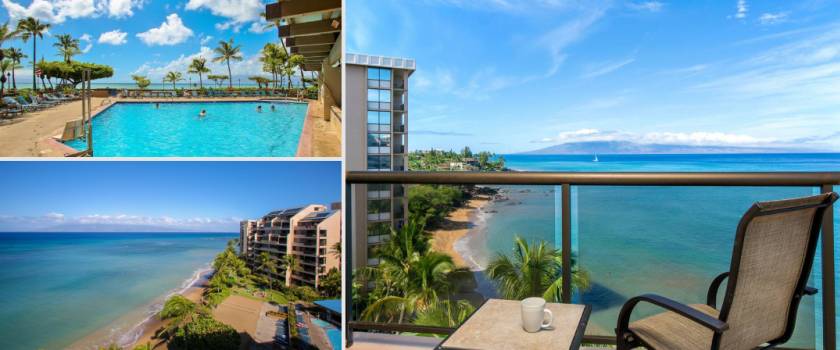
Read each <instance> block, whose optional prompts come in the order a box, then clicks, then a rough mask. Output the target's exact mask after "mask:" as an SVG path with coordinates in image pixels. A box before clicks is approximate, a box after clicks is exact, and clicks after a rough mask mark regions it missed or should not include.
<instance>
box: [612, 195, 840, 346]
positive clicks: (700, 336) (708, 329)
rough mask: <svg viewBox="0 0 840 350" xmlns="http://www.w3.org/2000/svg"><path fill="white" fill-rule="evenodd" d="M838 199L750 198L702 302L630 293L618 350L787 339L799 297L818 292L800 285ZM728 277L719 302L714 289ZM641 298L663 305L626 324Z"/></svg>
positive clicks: (621, 316)
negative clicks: (727, 258)
mask: <svg viewBox="0 0 840 350" xmlns="http://www.w3.org/2000/svg"><path fill="white" fill-rule="evenodd" d="M837 197H838V196H837V194H836V193H833V192H831V193H824V194H821V195H817V196H811V197H803V198H796V199H788V200H780V201H772V202H761V203H756V204H754V205H753V206H752V207H750V209H749V210H747V212H746V213H745V214H744V216H743V217H742V218H741V222H740V223H739V224H738V229H737V231H736V233H735V245H734V249H733V252H732V261H731V263H730V270H729V272H725V273H723V274H721V275H719V276H717V277H716V278H715V279H714V280H713V281H712V283H711V286H710V287H709V291H708V294H707V297H706V304H705V305H703V304H694V305H685V304H681V303H679V302H676V301H673V300H671V299H668V298H665V297H662V296H658V295H655V294H645V295H642V296H638V297H634V298H631V299H630V300H628V301H627V302H626V303H625V304H624V306H623V307H622V308H621V312H620V313H619V315H618V327H617V328H616V336H617V339H616V343H617V345H618V349H619V350H624V349H632V348H635V347H640V346H641V347H646V348H650V349H755V348H759V347H761V348H762V349H766V348H770V347H775V346H777V345H779V344H783V343H785V342H787V341H788V340H789V339H790V337H791V335H792V334H793V329H794V323H795V322H796V310H797V308H798V307H799V302H800V300H801V299H802V297H804V296H806V295H814V294H816V293H817V290H816V289H814V288H811V287H808V286H807V285H806V283H807V282H808V276H810V274H811V266H812V265H813V263H814V253H815V251H816V249H817V239H818V238H819V234H820V227H821V225H822V218H823V214H824V213H825V211H826V210H830V208H831V204H832V203H834V201H836V200H837ZM727 278H728V279H729V281H728V283H727V284H726V293H725V297H724V299H723V304H722V305H721V306H720V308H718V307H717V305H716V304H717V302H716V298H717V295H718V289H719V288H720V285H721V283H723V281H724V280H725V279H727ZM640 302H646V303H650V304H653V305H656V306H658V307H661V308H663V309H666V310H668V311H666V312H663V313H659V314H656V315H653V316H650V317H646V318H642V319H640V320H638V321H635V322H632V323H631V322H630V314H631V313H632V312H633V309H634V308H635V307H636V305H637V304H639V303H640ZM765 344H766V345H765Z"/></svg>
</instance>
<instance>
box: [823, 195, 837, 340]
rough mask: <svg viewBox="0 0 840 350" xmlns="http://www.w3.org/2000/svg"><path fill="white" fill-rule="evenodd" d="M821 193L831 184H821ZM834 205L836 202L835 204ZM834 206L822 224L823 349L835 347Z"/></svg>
mask: <svg viewBox="0 0 840 350" xmlns="http://www.w3.org/2000/svg"><path fill="white" fill-rule="evenodd" d="M821 190H822V191H821V192H822V193H829V192H832V191H834V188H833V185H828V184H826V185H822V189H821ZM835 205H836V204H835ZM834 287H835V286H834V207H829V208H828V210H826V211H825V214H824V216H823V224H822V291H821V292H822V306H823V307H822V311H823V317H822V320H823V324H822V328H823V349H826V350H828V349H836V346H837V324H836V320H837V319H836V317H837V315H836V311H835V308H834V306H835V305H834V304H835V303H834V300H835V289H834Z"/></svg>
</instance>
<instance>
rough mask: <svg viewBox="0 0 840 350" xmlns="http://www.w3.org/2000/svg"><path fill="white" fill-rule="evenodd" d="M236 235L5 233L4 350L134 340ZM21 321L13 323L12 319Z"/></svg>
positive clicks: (1, 237)
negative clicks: (167, 299) (165, 302)
mask: <svg viewBox="0 0 840 350" xmlns="http://www.w3.org/2000/svg"><path fill="white" fill-rule="evenodd" d="M236 237H237V236H236V234H235V233H200V232H0V264H2V265H3V266H4V268H3V269H0V285H3V286H4V287H6V288H3V289H2V290H0V300H3V303H0V319H2V320H5V321H7V322H6V326H4V327H3V328H2V329H0V348H3V349H96V348H97V347H98V346H105V345H108V344H110V343H117V344H120V345H128V344H130V343H132V342H133V341H134V339H136V337H137V336H138V335H139V333H138V331H139V330H141V329H140V327H141V325H142V324H143V323H144V322H145V321H146V320H147V319H148V318H149V317H153V316H154V315H155V314H156V313H157V312H158V311H159V310H160V308H161V307H162V303H163V301H164V300H165V298H166V297H167V296H169V295H171V294H173V293H177V292H180V291H182V290H184V289H186V288H188V287H189V286H191V285H192V284H194V283H195V282H196V281H198V280H200V279H201V278H204V277H206V275H207V273H209V272H210V271H212V268H211V262H212V260H213V258H214V257H215V256H216V254H218V253H220V252H221V251H222V250H223V249H224V248H225V246H226V244H227V242H228V240H230V239H233V238H236ZM8 320H15V322H8Z"/></svg>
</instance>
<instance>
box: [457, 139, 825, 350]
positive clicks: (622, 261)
mask: <svg viewBox="0 0 840 350" xmlns="http://www.w3.org/2000/svg"><path fill="white" fill-rule="evenodd" d="M598 158H599V162H597V163H596V162H593V161H592V159H593V157H592V156H542V155H528V156H524V155H506V156H505V159H506V161H507V165H508V167H511V168H513V169H517V170H529V171H840V154H795V155H790V154H787V155H599V156H598ZM503 189H504V190H505V191H506V195H507V196H509V197H510V200H507V201H503V202H496V203H494V204H492V205H490V206H489V207H488V208H487V209H488V210H489V211H495V212H494V213H489V214H487V213H485V214H481V215H480V216H479V218H478V221H479V222H484V223H485V224H486V225H484V226H483V227H484V229H483V231H482V232H481V233H480V234H479V235H478V236H476V237H475V238H473V239H469V240H467V241H465V242H463V244H461V246H460V249H459V251H461V252H465V253H467V254H468V255H469V256H470V257H471V258H472V259H473V260H474V261H475V262H476V263H477V265H478V266H477V267H478V268H481V267H483V266H486V263H487V261H489V260H490V259H491V258H492V257H493V256H494V255H495V254H496V253H508V252H510V250H511V249H512V242H513V237H514V236H515V235H520V236H523V237H525V238H527V239H530V240H534V239H539V240H546V241H548V242H550V243H552V244H554V243H559V237H560V225H561V221H560V200H559V197H558V193H559V191H555V187H553V186H510V187H503ZM838 190H840V189H838ZM814 191H815V189H812V188H754V187H752V188H731V187H727V188H724V187H605V186H576V187H573V192H572V194H573V196H572V205H573V211H572V213H573V221H572V228H573V244H574V251H575V253H576V255H577V258H578V263H579V264H580V266H581V267H583V268H584V269H586V270H587V271H588V272H589V274H590V278H591V282H592V285H593V287H592V289H590V290H589V291H588V292H586V293H584V294H582V295H578V296H576V298H577V302H583V303H587V304H591V305H592V306H593V313H592V317H591V319H590V329H589V330H588V333H590V334H592V333H595V334H604V335H610V334H612V329H613V328H614V327H615V321H616V316H617V314H618V309H619V308H620V307H621V305H622V303H623V302H624V301H625V300H627V299H628V298H629V297H632V296H635V295H639V294H642V293H647V292H652V293H657V294H662V295H666V296H670V297H672V298H674V299H676V300H680V301H683V302H691V303H695V302H705V293H706V290H707V288H708V284H709V282H710V281H711V279H712V278H713V277H714V276H715V275H717V274H719V273H720V272H723V271H727V270H728V266H729V265H728V264H729V259H730V256H731V252H732V242H733V239H734V232H735V227H736V224H737V222H738V219H739V218H740V216H741V215H742V214H743V212H744V211H745V210H746V209H747V208H748V207H749V206H750V204H752V202H754V201H757V200H769V199H777V198H785V197H793V196H802V195H809V194H812V193H814ZM835 211H836V213H837V214H836V216H835V217H836V223H835V225H837V226H838V227H840V206H836V207H835ZM836 248H837V247H836V246H835V251H836V252H835V257H837V258H838V259H840V254H838V253H840V249H836ZM814 266H815V268H814V273H813V274H812V283H811V284H812V285H814V286H818V285H819V280H820V278H821V275H820V273H819V266H820V262H819V260H817V261H815V265H814ZM838 276H840V271H838ZM477 277H478V278H479V283H480V286H479V289H480V291H481V292H482V294H484V295H485V296H493V295H495V291H494V288H493V286H492V284H491V283H490V282H488V281H487V280H486V278H484V276H483V273H480V272H479V273H477ZM835 279H837V276H836V277H835ZM838 301H840V299H838ZM819 308H820V298H819V297H817V298H809V299H806V300H805V301H804V302H803V304H802V306H801V307H800V312H799V315H798V316H799V320H798V321H797V327H796V336H795V339H794V341H793V345H797V346H803V347H816V346H815V344H814V343H815V342H814V339H819V332H821V330H820V327H818V326H817V325H818V324H820V322H821V321H820V320H821V319H820V315H819V312H815V311H816V310H819ZM641 311H642V312H641V313H639V315H644V314H649V313H651V312H653V311H654V309H641ZM817 348H819V347H817Z"/></svg>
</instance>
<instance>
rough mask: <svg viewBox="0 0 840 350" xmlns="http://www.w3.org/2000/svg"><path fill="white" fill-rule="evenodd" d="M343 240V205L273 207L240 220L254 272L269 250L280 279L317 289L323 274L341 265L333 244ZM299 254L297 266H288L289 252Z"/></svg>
mask: <svg viewBox="0 0 840 350" xmlns="http://www.w3.org/2000/svg"><path fill="white" fill-rule="evenodd" d="M339 242H341V209H340V207H339V206H335V205H334V206H333V207H332V208H330V209H328V208H327V207H326V206H323V205H320V204H312V205H308V206H305V207H300V208H291V209H284V210H277V211H272V212H270V213H268V214H266V215H265V216H263V217H262V218H260V219H259V220H244V221H242V222H241V223H240V230H239V245H240V246H239V249H240V251H241V252H242V255H243V256H244V257H245V259H246V260H247V261H248V264H249V265H250V266H251V268H252V269H253V271H254V272H256V273H262V274H265V273H267V272H266V271H261V270H260V269H258V268H257V267H258V266H259V259H260V255H261V254H262V253H268V255H269V257H271V259H274V260H275V262H276V265H277V274H276V275H273V276H272V277H274V278H275V279H276V280H282V281H284V284H285V285H286V286H310V287H312V288H315V289H316V290H317V289H318V287H319V282H320V280H321V278H322V277H323V276H325V275H326V274H327V272H329V271H330V269H332V268H339V266H340V258H339V256H338V254H336V252H335V251H333V247H334V246H335V244H337V243H339ZM287 255H292V256H294V257H295V260H296V262H297V266H296V268H294V269H287V268H286V266H285V261H286V259H287V258H286V256H287Z"/></svg>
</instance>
